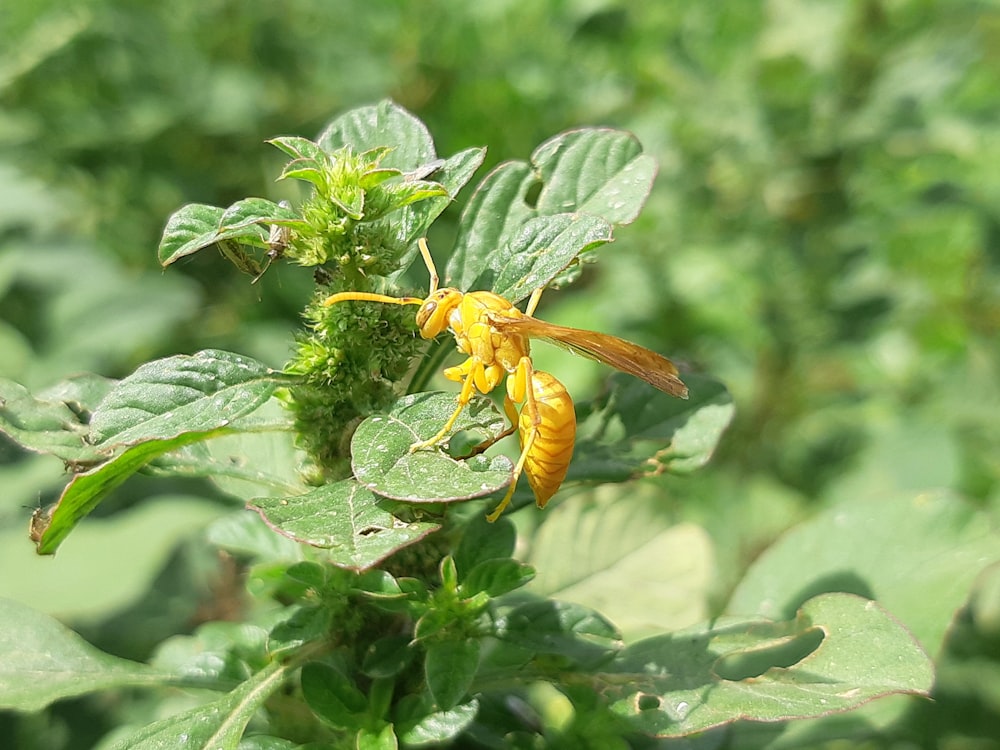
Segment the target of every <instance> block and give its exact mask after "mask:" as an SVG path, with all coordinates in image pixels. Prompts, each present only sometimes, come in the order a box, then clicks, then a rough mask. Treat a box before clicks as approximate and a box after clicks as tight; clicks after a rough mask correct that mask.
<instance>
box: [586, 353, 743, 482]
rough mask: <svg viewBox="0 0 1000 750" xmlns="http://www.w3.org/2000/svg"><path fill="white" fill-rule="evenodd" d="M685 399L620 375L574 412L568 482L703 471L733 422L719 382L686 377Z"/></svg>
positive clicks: (620, 479)
mask: <svg viewBox="0 0 1000 750" xmlns="http://www.w3.org/2000/svg"><path fill="white" fill-rule="evenodd" d="M684 382H685V383H686V384H687V385H688V389H689V398H688V399H687V400H681V399H676V398H674V397H672V396H669V395H668V394H666V393H663V392H661V391H658V390H656V389H655V388H653V387H651V386H649V385H647V384H646V383H643V382H641V381H639V380H637V379H635V378H633V377H631V376H629V375H625V374H624V373H615V374H614V375H612V376H611V378H610V382H609V387H608V389H607V390H606V391H605V392H604V393H602V394H601V395H600V396H598V398H596V399H594V400H593V401H590V402H585V403H581V404H579V405H578V406H577V413H578V420H579V421H578V426H577V437H576V451H575V453H574V456H573V463H572V464H571V465H570V469H569V474H568V475H567V481H569V480H587V481H600V482H624V481H627V480H629V479H633V478H635V477H636V476H641V475H642V474H656V473H660V472H662V471H672V472H677V473H685V472H689V471H692V470H694V469H696V468H698V467H700V466H703V465H704V464H705V463H706V462H707V461H708V460H709V458H711V456H712V453H713V452H714V451H715V447H716V445H717V444H718V442H719V439H720V438H721V437H722V433H723V432H724V431H725V429H726V427H728V425H729V423H730V421H731V420H732V418H733V413H734V407H733V403H732V398H731V397H730V395H729V393H728V392H727V391H726V389H725V387H724V386H722V384H721V383H719V382H718V381H715V380H712V379H710V378H706V377H702V376H698V375H685V376H684Z"/></svg>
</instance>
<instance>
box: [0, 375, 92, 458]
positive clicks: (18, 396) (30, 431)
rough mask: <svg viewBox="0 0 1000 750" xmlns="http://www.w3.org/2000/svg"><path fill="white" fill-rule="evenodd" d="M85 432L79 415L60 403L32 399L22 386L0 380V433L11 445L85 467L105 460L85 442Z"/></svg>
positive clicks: (56, 400)
mask: <svg viewBox="0 0 1000 750" xmlns="http://www.w3.org/2000/svg"><path fill="white" fill-rule="evenodd" d="M88 431H89V429H88V427H87V425H86V424H84V423H83V422H81V421H80V415H79V414H78V413H77V412H75V411H74V410H73V409H72V408H70V406H69V405H68V404H67V403H65V402H64V401H62V400H61V399H47V398H41V397H34V396H32V395H31V393H30V392H29V391H28V389H27V388H25V387H24V386H23V385H20V384H19V383H15V382H14V381H13V380H7V379H6V378H0V432H3V433H4V434H5V435H7V437H9V438H10V439H11V440H13V441H14V442H16V443H18V444H19V445H21V446H23V447H24V448H27V449H28V450H31V451H35V452H36V453H51V454H53V455H55V456H57V457H58V458H61V459H62V460H63V461H65V462H66V463H67V464H70V465H77V466H85V465H87V464H92V463H96V462H98V461H103V460H105V459H106V458H107V455H105V454H104V453H102V452H101V451H100V450H99V449H98V448H97V447H95V446H93V445H90V444H89V443H88V442H87V441H86V438H87V433H88Z"/></svg>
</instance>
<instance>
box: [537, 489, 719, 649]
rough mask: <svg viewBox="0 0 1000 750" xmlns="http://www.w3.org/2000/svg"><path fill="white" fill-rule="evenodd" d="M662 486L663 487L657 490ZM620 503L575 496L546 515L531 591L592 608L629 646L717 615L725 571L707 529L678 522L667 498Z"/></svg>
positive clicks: (619, 499) (640, 498)
mask: <svg viewBox="0 0 1000 750" xmlns="http://www.w3.org/2000/svg"><path fill="white" fill-rule="evenodd" d="M654 489H655V488H654ZM649 494H650V495H652V496H649V495H642V496H638V497H636V496H632V497H629V496H616V497H615V498H613V499H614V502H610V503H599V502H593V501H590V502H588V500H591V498H578V497H571V498H567V500H566V502H563V503H560V504H559V505H557V506H556V507H555V508H553V509H552V511H551V512H550V513H546V516H545V522H544V523H543V524H542V526H541V528H540V529H539V530H538V533H537V534H536V536H535V537H534V539H533V540H532V545H531V554H530V557H529V558H528V562H529V563H530V564H531V565H532V566H534V568H535V569H536V570H537V571H538V574H537V576H536V577H535V579H534V580H533V581H532V582H531V583H530V584H529V585H528V588H527V590H526V591H527V593H529V594H531V595H535V596H544V597H548V598H552V599H558V600H560V601H571V602H576V603H577V604H581V605H583V606H586V607H591V608H593V609H594V610H596V611H598V612H600V613H601V614H603V615H604V616H605V617H607V618H609V619H610V620H611V621H612V622H614V623H615V625H617V626H618V627H619V628H620V629H621V631H622V633H623V635H624V636H625V638H626V640H627V641H632V640H634V639H636V638H638V637H643V636H647V635H652V634H654V633H662V632H664V631H667V632H669V631H673V630H678V629H680V628H683V627H690V626H692V625H694V624H696V623H699V622H703V621H704V620H706V619H707V618H708V617H709V613H710V610H709V601H710V595H711V594H713V593H714V591H713V590H712V587H713V583H714V581H715V576H716V575H717V566H716V561H715V557H714V554H713V548H712V542H711V539H710V538H709V537H708V535H707V534H706V532H705V531H704V530H703V529H702V528H701V527H699V526H696V525H695V524H691V523H682V524H677V522H676V519H675V518H674V516H673V515H672V514H671V513H669V512H667V508H665V504H664V502H663V496H662V494H660V493H656V494H653V493H649Z"/></svg>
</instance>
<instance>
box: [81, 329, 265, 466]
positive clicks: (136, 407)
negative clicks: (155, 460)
mask: <svg viewBox="0 0 1000 750" xmlns="http://www.w3.org/2000/svg"><path fill="white" fill-rule="evenodd" d="M278 380H279V376H278V375H277V374H276V373H275V372H274V371H272V370H271V369H270V368H268V367H266V366H264V365H263V364H261V363H260V362H257V361H256V360H254V359H252V358H250V357H245V356H243V355H239V354H232V353H230V352H224V351H219V350H216V349H207V350H205V351H201V352H198V353H197V354H194V355H190V356H189V355H178V356H174V357H167V358H166V359H159V360H154V361H152V362H147V363H146V364H144V365H142V366H140V367H139V368H138V369H137V370H136V371H135V372H133V373H132V374H131V375H129V376H128V377H126V378H123V379H122V380H120V381H119V382H118V383H117V384H116V385H115V387H114V388H112V389H111V390H110V391H109V392H108V394H107V395H106V396H105V397H104V399H103V400H102V401H101V403H100V404H98V406H97V408H96V409H95V411H94V414H93V416H92V417H91V420H90V430H91V435H90V440H91V442H92V443H94V444H95V445H98V446H103V447H106V446H110V445H127V444H130V443H135V442H138V441H142V440H153V439H165V438H173V437H176V436H177V435H179V434H181V433H184V432H195V431H203V430H214V429H218V428H220V427H225V426H228V425H230V424H232V422H233V421H234V420H235V419H238V418H239V417H241V416H243V415H245V414H249V413H250V412H252V411H254V410H255V409H257V408H258V407H259V406H260V405H261V404H263V403H264V402H265V401H267V399H269V398H270V397H271V394H272V393H273V392H274V389H275V387H276V386H277V383H278Z"/></svg>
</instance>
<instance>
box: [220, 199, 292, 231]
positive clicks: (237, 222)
mask: <svg viewBox="0 0 1000 750" xmlns="http://www.w3.org/2000/svg"><path fill="white" fill-rule="evenodd" d="M270 224H279V225H281V226H287V227H305V226H306V222H305V221H304V220H303V219H302V217H301V216H299V215H298V213H296V211H295V210H294V209H292V208H288V207H285V206H282V205H281V204H280V203H275V202H274V201H269V200H267V199H266V198H244V199H243V200H240V201H237V202H236V203H234V204H233V205H231V206H230V207H229V208H227V209H226V210H225V212H223V214H222V216H221V217H220V218H219V235H220V236H221V237H232V236H235V235H233V234H232V233H233V232H238V231H240V230H243V229H246V228H247V227H254V226H256V227H263V226H266V225H270ZM252 236H256V234H254V235H252Z"/></svg>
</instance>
